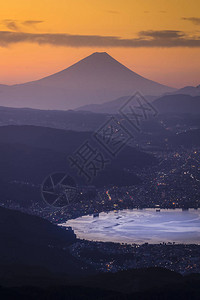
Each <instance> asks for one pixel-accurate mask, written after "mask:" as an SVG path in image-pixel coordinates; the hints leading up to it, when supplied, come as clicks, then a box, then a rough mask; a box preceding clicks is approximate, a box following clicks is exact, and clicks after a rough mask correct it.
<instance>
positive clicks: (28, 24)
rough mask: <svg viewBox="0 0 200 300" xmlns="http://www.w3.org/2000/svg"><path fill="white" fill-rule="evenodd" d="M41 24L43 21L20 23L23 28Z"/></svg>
mask: <svg viewBox="0 0 200 300" xmlns="http://www.w3.org/2000/svg"><path fill="white" fill-rule="evenodd" d="M43 22H44V21H42V20H26V21H24V22H22V24H23V25H24V26H35V25H37V24H41V23H43Z"/></svg>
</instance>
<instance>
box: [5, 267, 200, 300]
mask: <svg viewBox="0 0 200 300" xmlns="http://www.w3.org/2000/svg"><path fill="white" fill-rule="evenodd" d="M52 278H55V284H51V286H49V287H48V286H47V284H46V283H47V282H48V280H49V283H51V282H52V281H51V280H52ZM52 278H48V279H47V281H46V282H45V284H37V285H35V286H33V285H32V286H31V284H30V285H29V286H27V284H25V286H19V287H9V288H8V287H7V288H6V287H1V288H0V297H1V298H2V299H9V300H10V299H20V300H21V299H27V298H28V299H35V298H37V299H39V300H44V299H50V300H54V299H58V300H63V299H73V300H80V299H81V300H83V299H84V300H85V299H87V300H93V299H101V300H119V299H120V300H121V299H122V300H129V299H130V300H131V299H137V300H155V299H156V300H163V299H166V300H169V299H171V300H177V299H181V300H197V299H199V292H200V286H199V283H200V277H199V276H195V275H191V276H186V277H183V276H181V275H180V274H177V273H174V272H171V271H169V270H166V269H159V268H150V269H138V270H128V271H123V272H118V273H115V274H108V273H106V274H100V275H98V276H94V277H93V278H88V279H83V280H82V281H80V280H79V281H71V282H68V283H67V284H66V283H65V282H64V280H63V278H62V277H60V278H59V277H58V278H59V280H60V282H61V284H62V285H61V284H60V285H59V284H57V280H58V278H57V279H56V277H53V276H52ZM30 279H33V282H34V279H35V278H34V277H30ZM30 282H31V281H30ZM45 286H46V287H45ZM97 286H98V287H97ZM121 290H122V291H121Z"/></svg>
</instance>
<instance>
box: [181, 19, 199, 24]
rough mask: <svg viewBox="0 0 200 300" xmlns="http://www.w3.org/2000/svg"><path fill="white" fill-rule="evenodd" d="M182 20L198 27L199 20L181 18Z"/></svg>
mask: <svg viewBox="0 0 200 300" xmlns="http://www.w3.org/2000/svg"><path fill="white" fill-rule="evenodd" d="M182 20H185V21H190V22H192V23H193V24H195V25H200V18H194V17H191V18H182Z"/></svg>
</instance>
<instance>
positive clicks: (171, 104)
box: [79, 94, 200, 114]
mask: <svg viewBox="0 0 200 300" xmlns="http://www.w3.org/2000/svg"><path fill="white" fill-rule="evenodd" d="M129 98H130V97H127V96H126V97H121V98H118V99H116V100H113V101H109V102H105V103H103V104H92V105H86V106H83V107H80V108H79V110H80V111H88V112H89V111H90V112H93V113H104V114H105V113H110V114H117V113H119V111H120V108H121V107H122V106H123V104H124V103H126V101H128V99H129ZM155 98H156V97H145V99H146V100H147V101H148V102H149V103H151V104H152V105H153V106H154V107H155V108H156V109H157V110H158V113H162V114H163V113H164V114H165V113H176V114H183V113H191V114H199V113H200V96H195V97H193V96H190V95H188V94H172V95H164V96H162V97H158V98H156V99H155Z"/></svg>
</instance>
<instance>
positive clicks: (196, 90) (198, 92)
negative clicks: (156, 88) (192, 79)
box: [173, 85, 200, 97]
mask: <svg viewBox="0 0 200 300" xmlns="http://www.w3.org/2000/svg"><path fill="white" fill-rule="evenodd" d="M173 94H184V95H190V96H193V97H195V96H200V85H198V86H185V87H183V88H181V89H179V90H177V91H174V92H173Z"/></svg>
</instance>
